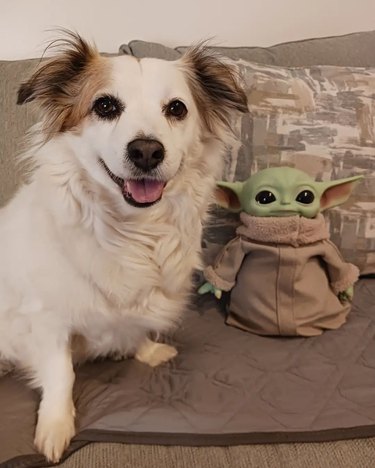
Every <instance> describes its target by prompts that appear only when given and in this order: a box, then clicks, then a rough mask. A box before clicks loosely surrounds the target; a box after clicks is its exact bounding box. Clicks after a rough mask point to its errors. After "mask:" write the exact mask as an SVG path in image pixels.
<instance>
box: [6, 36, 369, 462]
mask: <svg viewBox="0 0 375 468" xmlns="http://www.w3.org/2000/svg"><path fill="white" fill-rule="evenodd" d="M183 51H184V47H178V48H176V49H172V48H168V47H165V46H163V45H161V44H154V43H147V42H143V41H132V42H130V43H129V44H125V45H122V46H121V47H120V49H119V53H120V54H132V55H134V56H136V57H139V58H141V57H157V58H163V59H167V60H170V59H172V60H173V59H176V58H178V57H179V56H180V55H181V53H182V52H183ZM218 52H220V53H221V54H223V55H225V56H227V57H229V58H230V59H232V60H234V61H235V62H236V64H237V65H238V67H239V69H240V71H241V73H242V76H243V77H244V81H245V83H246V86H247V89H249V90H250V91H249V96H250V100H249V101H250V111H251V112H250V117H249V116H247V117H244V119H242V120H241V121H238V122H236V125H237V130H238V133H239V134H240V137H241V143H240V144H238V145H237V146H236V145H232V146H231V147H230V148H228V162H227V164H226V167H225V173H224V175H223V176H224V177H225V178H226V179H228V180H234V179H241V178H243V179H244V178H246V176H247V175H246V174H247V172H248V171H249V170H258V169H261V168H263V167H266V166H270V165H278V164H280V163H285V164H288V165H293V166H295V167H301V168H304V169H306V170H307V171H308V172H311V173H312V174H313V175H315V176H316V177H321V178H323V179H324V178H327V177H341V176H346V175H352V173H361V174H364V175H365V180H366V182H365V184H364V185H363V186H362V187H361V188H360V189H358V190H357V192H356V193H355V194H354V201H353V200H352V201H351V202H350V203H349V204H348V205H345V206H344V207H340V208H339V209H338V210H333V212H332V214H331V213H330V214H329V219H328V221H329V224H330V228H331V236H332V238H333V240H334V241H335V242H336V243H337V245H338V246H339V247H340V249H341V250H342V251H343V253H344V254H345V256H346V257H348V259H350V261H353V262H354V263H356V264H358V266H359V267H360V269H361V273H362V276H363V279H362V280H361V281H363V283H362V284H364V285H365V286H364V287H363V288H362V289H366V290H369V291H370V293H369V294H370V296H371V295H372V296H371V297H372V298H373V299H374V298H375V295H374V291H375V283H374V281H375V280H374V279H373V276H374V273H375V227H374V226H375V185H374V180H375V179H374V174H375V153H374V148H375V137H374V133H375V126H374V121H375V120H374V118H375V117H374V115H375V110H374V106H373V105H372V104H371V103H370V104H368V105H367V104H366V103H367V101H366V102H365V105H364V106H361V107H360V108H358V106H356V105H353V104H352V103H353V102H354V100H355V99H356V98H357V97H358V95H360V98H361V99H362V96H363V94H365V97H366V98H367V97H368V96H370V97H371V96H372V99H373V98H374V96H375V31H369V32H362V33H355V34H349V35H345V36H341V37H330V38H318V39H311V40H304V41H297V42H290V43H284V44H278V45H275V46H272V47H269V48H260V47H235V48H218ZM37 63H38V61H37V60H20V61H13V62H11V61H2V62H0V79H1V83H2V86H1V89H0V93H1V94H0V102H1V108H0V113H1V118H0V135H1V136H2V137H1V144H2V150H1V152H0V205H1V204H4V203H6V202H7V200H9V199H10V198H11V196H12V195H13V193H14V191H15V190H16V189H17V187H18V186H19V185H20V184H21V183H22V182H23V178H24V172H23V168H22V167H20V166H19V165H18V164H17V162H16V158H15V156H14V155H15V154H16V153H17V152H18V150H19V148H18V146H17V145H18V144H19V137H20V136H23V135H24V134H25V133H26V130H27V128H28V127H29V126H30V125H31V124H32V123H33V122H34V120H35V117H34V116H33V114H32V113H31V111H30V109H29V108H28V107H27V106H26V107H25V106H23V107H17V106H15V96H16V91H17V88H18V85H19V83H20V81H22V80H23V79H24V78H26V77H27V76H28V75H29V74H30V72H31V71H32V70H33V69H34V67H35V66H36V65H37ZM322 66H323V68H322ZM338 67H339V68H338ZM354 67H356V69H354ZM312 81H313V82H314V84H313V85H311V82H312ZM354 82H355V83H360V84H359V85H357V84H354V85H353V83H354ZM307 83H309V86H310V89H311V86H315V87H316V86H317V84H316V83H318V84H319V86H320V85H321V84H322V83H325V86H327V83H329V84H330V85H332V87H334V89H335V90H336V91H335V93H334V94H330V97H329V99H328V98H327V95H326V94H324V96H323V97H322V99H321V100H317V97H316V95H315V96H313V98H312V97H311V96H310V95H309V94H308V93H307V94H306V93H305V91H306V89H307V88H306V84H307ZM291 86H292V87H293V93H292V94H293V96H292V97H290V96H289V97H288V99H287V100H285V96H284V98H282V96H283V93H286V94H288V95H290V92H289V91H288V90H290V87H291ZM314 89H315V88H314ZM285 90H287V91H285ZM348 90H349V94H348ZM328 94H329V93H328ZM275 96H276V97H277V98H278V99H279V98H280V96H281V98H282V99H284V100H283V101H282V105H281V106H280V104H279V103H277V105H276V104H275V101H274V99H275ZM296 96H297V97H296ZM319 99H320V98H319ZM327 99H328V101H327ZM285 103H287V104H285ZM306 116H307V117H306ZM306 119H307V120H306ZM353 119H354V120H353ZM356 119H357V120H356ZM270 122H271V124H270ZM317 123H318V124H317ZM310 124H311V128H312V127H314V129H313V130H314V131H309V132H308V133H306V128H307V127H308V125H310ZM338 124H339V125H340V127H338ZM314 125H315V126H314ZM356 126H358V128H359V129H360V131H359V134H358V141H356V142H354V138H355V137H354V136H353V133H352V129H353V128H355V127H356ZM286 127H288V131H285V128H286ZM343 128H346V129H349V130H348V132H349V134H350V135H351V137H350V138H352V139H351V140H350V141H349V140H345V142H344V144H343V139H345V138H344V137H345V135H346V133H345V132H344V133H345V134H344V133H342V132H343V130H342V129H343ZM306 141H307V142H308V144H306ZM349 143H350V144H349ZM345 145H346V146H345ZM328 146H329V147H330V148H331V150H332V151H331V154H330V157H329V158H328V160H327V158H325V153H324V149H322V148H327V147H328ZM344 146H345V148H346V149H345V148H344V149H345V151H344V150H343V147H344ZM353 171H354V172H353ZM213 219H214V221H213V222H212V223H211V224H209V225H207V226H206V232H205V237H204V240H203V242H204V247H205V255H206V257H207V258H208V257H210V256H211V255H212V252H214V251H215V250H217V249H218V248H219V247H220V246H221V245H222V244H223V243H225V242H226V240H227V239H228V238H229V237H230V236H231V235H232V234H233V231H234V229H235V227H236V225H237V219H236V217H235V216H233V215H228V214H227V213H225V212H223V211H221V210H216V211H215V212H214V217H213ZM202 304H205V303H204V302H203V303H202V302H198V307H202ZM366 304H367V305H366V313H367V312H368V313H371V312H373V313H374V316H375V302H366ZM366 320H370V319H369V318H368V317H367V318H366ZM371 326H373V325H371ZM360 333H362V332H361V331H360ZM361 359H364V358H363V356H361ZM368 362H370V364H369V366H368V368H369V369H373V367H372V366H373V364H374V363H373V361H371V359H369V361H368ZM231 364H233V363H231ZM366 364H367V363H366ZM101 365H102V364H101ZM233 372H235V367H233ZM166 373H167V374H168V372H167V371H166ZM371 376H375V374H369V375H368V376H367V377H368V378H371ZM373 382H375V380H374V381H373ZM1 385H2V383H1V382H0V394H1ZM6 385H10V386H12V385H13V382H11V383H10V382H9V381H7V382H6ZM369 386H370V390H368V387H366V386H365V387H364V388H365V389H367V390H368V391H369V393H368V394H367V395H364V397H363V398H364V399H365V400H366V399H367V398H370V397H371V395H372V393H371V392H372V390H371V384H369ZM372 387H373V388H375V384H372ZM10 388H13V387H10ZM15 391H19V389H18V387H17V389H15ZM364 391H366V390H364ZM30 401H31V403H30V405H31V406H30V407H32V405H33V404H35V396H33V397H31V400H30ZM366 401H367V400H366ZM373 401H375V400H373ZM350 405H352V406H351V409H352V411H353V412H355V411H357V407H356V406H355V403H354V402H353V400H352V401H350ZM350 405H349V406H350ZM368 405H369V406H371V407H373V403H371V402H368ZM25 411H26V410H25ZM27 411H30V408H29V407H28V408H27ZM291 411H292V410H291ZM27 414H28V415H29V413H27ZM374 423H375V420H372V419H371V418H370V417H369V421H368V424H364V423H363V426H364V428H365V429H363V430H361V431H357V432H356V431H354V432H350V431H349V432H348V431H345V430H342V431H341V432H340V430H339V431H336V432H335V433H334V434H333V433H331V434H326V437H324V434H323V436H322V435H320V436H319V437H315V438H314V437H313V438H309V437H307V438H303V437H302V438H301V437H297V436H294V437H293V436H291V435H290V434H291V433H293V431H291V432H288V431H287V432H286V434H284V435H283V436H282V437H281V438H280V437H279V438H277V437H276V438H274V439H273V440H272V438H271V439H270V440H267V438H266V439H264V438H262V437H254V438H252V439H251V438H250V439H249V440H247V439H246V438H244V439H241V438H240V439H236V438H234V439H233V440H232V441H229V442H228V441H227V442H222V443H217V440H216V439H215V440H214V439H212V441H211V442H210V441H209V439H208V442H206V443H204V442H202V443H199V442H197V439H194V440H193V441H192V442H190V443H189V441H186V440H182V439H178V438H177V439H176V442H175V443H173V438H171V441H170V442H168V443H167V442H166V440H165V438H159V439H158V438H154V439H153V438H152V437H151V438H148V439H147V438H144V439H142V437H140V438H137V437H135V438H131V437H128V438H127V439H126V440H125V439H121V437H117V436H116V435H114V434H112V435H113V437H112V439H111V437H107V438H106V439H104V442H103V439H101V438H100V437H99V436H98V437H97V438H96V437H94V435H93V434H94V433H91V438H89V439H88V440H89V441H90V442H91V443H90V444H87V443H88V440H85V438H84V437H83V438H81V439H79V438H78V440H77V442H76V444H75V445H74V447H73V450H72V451H71V453H72V454H71V455H70V457H69V458H67V459H66V461H64V462H63V463H62V464H61V466H64V467H78V466H85V467H86V466H90V467H91V466H93V467H95V466H98V467H99V466H100V467H105V466H108V467H117V466H118V467H120V466H121V467H126V466H129V467H137V466H146V465H147V466H153V467H157V466H173V467H185V466H192V465H193V466H202V467H210V466H212V467H220V466H223V467H224V466H239V467H241V466H246V467H252V466H254V467H255V466H257V467H258V466H264V467H267V466H270V467H279V466H280V467H282V466H288V467H294V466H295V467H302V466H308V465H312V466H314V467H315V466H316V467H328V466H332V465H333V466H364V467H367V466H369V467H370V466H372V464H373V456H374V452H375V438H373V436H374V435H375V429H374V428H375V424H374ZM337 428H338V429H339V428H340V421H338V422H337ZM346 429H347V428H346ZM3 430H4V428H3ZM4 432H5V431H4ZM97 434H98V433H97ZM288 434H289V435H288ZM370 436H371V437H370ZM356 437H358V438H356ZM359 437H361V439H359ZM362 437H370V438H367V439H362ZM340 439H348V440H346V441H343V440H340ZM95 440H98V442H96V443H95ZM312 440H313V441H314V442H315V443H314V444H313V443H308V442H311V441H312ZM123 441H126V442H127V444H119V443H118V444H114V443H113V442H123ZM156 442H159V444H157V443H156ZM248 442H253V443H255V444H256V445H250V444H249V443H248ZM261 442H274V443H277V444H276V445H275V444H273V445H269V444H261ZM286 442H290V443H286ZM302 442H304V443H302ZM317 442H319V443H317ZM0 443H1V431H0ZM139 443H140V444H142V445H139ZM144 444H149V445H144ZM165 445H170V446H165ZM181 445H185V446H181ZM198 445H206V446H205V447H199V448H198V447H197V446H198ZM214 445H224V446H221V447H214ZM76 449H77V451H76V452H75V453H73V452H74V450H76ZM78 449H79V450H78ZM33 460H34V461H33V462H32V463H34V464H27V463H26V461H25V459H24V458H19V459H17V461H14V463H15V464H14V465H11V464H10V462H9V464H4V465H2V464H1V460H0V466H42V465H40V464H39V463H41V462H40V461H39V459H37V458H34V459H33ZM24 463H25V464H24Z"/></svg>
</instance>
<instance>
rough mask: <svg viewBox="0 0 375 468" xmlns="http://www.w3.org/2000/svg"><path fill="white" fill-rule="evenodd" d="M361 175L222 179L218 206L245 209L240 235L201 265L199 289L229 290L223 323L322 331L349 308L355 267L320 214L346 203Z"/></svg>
mask: <svg viewBox="0 0 375 468" xmlns="http://www.w3.org/2000/svg"><path fill="white" fill-rule="evenodd" d="M360 178H362V176H356V177H350V178H347V179H341V180H334V181H329V182H315V181H314V180H313V179H311V178H310V177H309V176H308V175H307V174H305V173H304V172H302V171H299V170H297V169H294V168H290V167H276V168H269V169H264V170H262V171H260V172H258V173H256V174H255V175H253V176H251V177H250V178H249V179H248V180H246V181H245V182H234V183H229V182H219V183H218V184H217V185H218V191H217V197H218V201H219V203H220V204H221V205H222V206H224V207H227V208H229V209H231V210H232V211H242V212H241V214H240V218H241V221H242V225H241V226H240V227H239V228H238V229H237V237H236V238H235V239H233V240H232V241H230V242H229V243H228V244H227V245H226V246H225V247H224V248H223V250H222V251H221V253H220V254H219V256H218V257H217V259H216V261H215V263H214V265H213V266H209V267H207V268H206V269H205V271H204V275H205V278H206V280H207V283H205V284H203V286H201V287H200V288H199V291H198V292H199V293H200V294H205V293H207V292H212V293H214V294H215V296H216V297H217V298H220V297H221V291H231V294H230V302H229V304H228V317H227V320H226V323H227V324H229V325H232V326H236V327H239V328H241V329H243V330H246V331H250V332H253V333H257V334H260V335H282V336H288V335H300V336H313V335H320V334H321V333H322V332H323V330H325V329H335V328H338V327H340V326H341V325H342V324H343V323H344V322H345V320H346V317H347V314H348V313H349V311H350V307H351V304H350V302H351V300H352V297H353V284H354V283H355V281H356V280H357V279H358V274H359V272H358V268H357V267H356V266H354V265H352V264H350V263H346V262H345V261H344V260H343V258H342V257H341V255H340V253H339V251H338V249H337V248H336V246H335V245H334V244H333V243H332V242H331V241H330V240H329V239H328V237H329V234H328V229H327V227H326V225H325V220H324V217H323V215H322V214H321V213H320V212H321V211H323V210H325V209H327V208H330V207H332V206H336V205H338V204H341V203H343V202H345V201H346V200H347V199H348V198H349V196H350V194H351V192H352V190H353V188H354V185H355V183H356V181H357V180H358V179H360Z"/></svg>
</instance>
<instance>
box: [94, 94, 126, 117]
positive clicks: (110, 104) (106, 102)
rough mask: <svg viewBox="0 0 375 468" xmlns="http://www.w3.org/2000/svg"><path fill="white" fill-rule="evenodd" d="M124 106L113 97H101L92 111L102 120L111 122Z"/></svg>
mask: <svg viewBox="0 0 375 468" xmlns="http://www.w3.org/2000/svg"><path fill="white" fill-rule="evenodd" d="M123 108H124V106H123V105H122V104H121V103H120V101H119V100H118V99H116V98H115V97H113V96H102V97H100V98H98V99H97V100H96V101H95V102H94V105H93V111H94V112H95V114H96V115H97V116H99V117H101V118H102V119H108V120H112V119H115V118H116V117H118V116H119V115H120V114H121V112H122V111H123Z"/></svg>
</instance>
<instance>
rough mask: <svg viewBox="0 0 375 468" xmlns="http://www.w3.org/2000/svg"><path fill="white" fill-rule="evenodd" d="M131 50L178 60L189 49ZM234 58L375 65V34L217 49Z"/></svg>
mask: <svg viewBox="0 0 375 468" xmlns="http://www.w3.org/2000/svg"><path fill="white" fill-rule="evenodd" d="M125 47H126V48H127V47H129V48H130V50H131V51H132V54H133V55H134V56H136V57H139V58H143V57H156V58H162V59H166V60H174V59H176V58H178V57H179V55H180V54H181V53H182V52H183V51H184V50H185V49H186V47H177V48H176V49H173V48H171V47H166V46H163V45H161V44H155V43H151V42H145V41H132V42H130V43H129V45H126V46H121V47H120V52H121V51H124V49H125ZM215 50H217V51H218V52H220V53H222V54H223V55H226V56H228V57H230V58H232V59H244V60H249V61H253V62H258V63H264V64H269V65H282V66H287V67H305V66H310V65H337V66H351V67H371V66H375V31H367V32H359V33H353V34H346V35H344V36H334V37H323V38H317V39H306V40H303V41H294V42H286V43H283V44H277V45H274V46H272V47H215Z"/></svg>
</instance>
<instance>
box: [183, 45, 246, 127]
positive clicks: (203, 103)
mask: <svg viewBox="0 0 375 468" xmlns="http://www.w3.org/2000/svg"><path fill="white" fill-rule="evenodd" d="M182 63H183V66H184V68H185V70H186V71H187V75H188V81H189V86H190V89H191V92H192V94H193V96H194V99H195V102H196V105H197V107H198V110H199V112H200V115H201V116H202V118H203V122H204V124H205V126H206V128H207V129H208V130H209V131H210V132H212V133H215V127H216V126H217V124H219V125H221V126H224V127H226V128H227V129H229V128H230V116H231V114H232V113H233V111H237V112H242V113H245V112H247V111H248V107H247V97H246V94H245V92H244V90H243V89H242V87H241V86H240V84H239V79H238V73H237V71H236V70H235V68H234V67H232V66H231V65H229V64H227V63H224V62H223V61H222V60H220V58H219V57H218V56H217V55H216V54H214V53H212V52H210V51H209V49H208V48H207V47H204V46H203V45H202V44H200V45H198V46H196V47H192V48H191V49H189V50H188V51H187V52H186V53H185V55H184V56H183V58H182Z"/></svg>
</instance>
